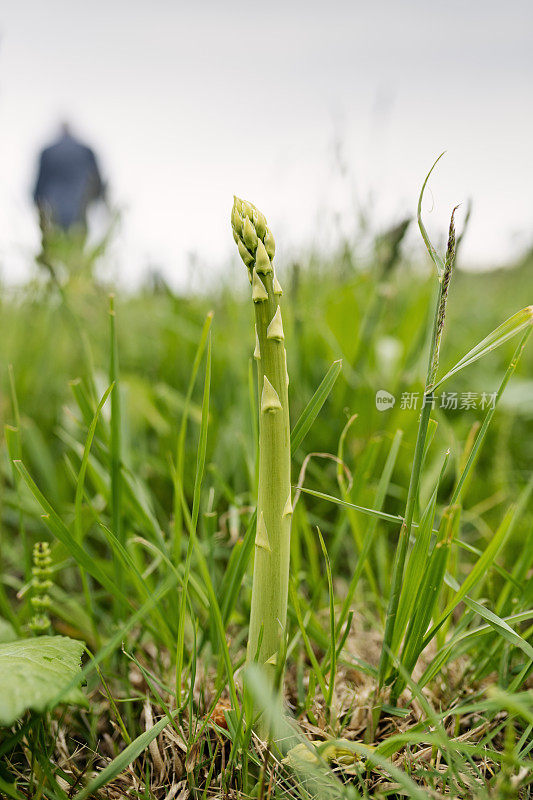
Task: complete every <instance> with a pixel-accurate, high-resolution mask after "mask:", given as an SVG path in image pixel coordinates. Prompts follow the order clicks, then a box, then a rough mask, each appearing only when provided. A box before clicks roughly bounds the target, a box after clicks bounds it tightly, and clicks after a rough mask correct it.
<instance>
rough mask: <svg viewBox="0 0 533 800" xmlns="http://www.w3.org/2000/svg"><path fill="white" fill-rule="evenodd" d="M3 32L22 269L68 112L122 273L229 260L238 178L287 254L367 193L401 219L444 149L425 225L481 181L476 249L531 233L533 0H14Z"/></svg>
mask: <svg viewBox="0 0 533 800" xmlns="http://www.w3.org/2000/svg"><path fill="white" fill-rule="evenodd" d="M0 36H1V38H0V269H1V271H2V274H3V275H4V276H5V277H7V278H8V279H10V280H13V279H16V278H20V277H21V276H22V275H24V274H27V265H28V264H29V263H30V259H29V256H30V254H31V253H32V252H35V251H36V249H37V246H38V239H39V237H38V231H37V226H36V221H35V215H34V212H33V209H32V207H31V202H30V191H31V186H32V182H33V180H34V173H35V166H36V158H37V153H38V150H39V148H40V147H41V146H42V145H43V144H46V143H48V142H49V141H50V140H51V138H53V136H54V133H55V129H56V126H57V123H58V121H59V120H61V119H63V118H68V119H70V120H71V121H72V124H73V127H74V129H75V130H76V131H77V133H78V134H79V135H80V136H81V137H82V138H83V139H84V140H85V141H87V142H88V143H89V144H91V145H92V146H93V147H94V148H95V149H96V151H97V154H98V156H99V158H100V161H101V165H102V170H103V171H104V173H105V176H106V178H107V180H108V182H109V187H110V195H111V198H112V200H113V202H114V203H115V204H116V205H118V206H119V207H120V208H121V209H122V210H123V223H122V229H121V233H120V240H119V245H120V246H119V247H118V248H117V252H118V263H119V266H120V272H121V276H122V278H123V279H124V280H127V281H130V280H136V279H138V278H139V276H140V274H141V272H142V269H143V268H144V267H145V266H146V264H147V263H150V264H152V265H154V264H157V265H158V266H160V267H162V268H163V269H164V271H165V273H166V275H167V276H168V277H169V278H170V280H171V281H172V282H174V283H177V284H178V283H180V282H182V281H183V280H184V276H185V275H186V271H187V267H186V264H187V259H188V254H190V253H197V254H198V256H199V258H200V259H201V260H202V262H205V263H207V264H209V265H213V269H215V267H216V266H217V265H222V264H223V263H224V261H225V260H226V259H227V257H228V255H230V254H232V253H233V250H232V248H233V241H232V239H231V233H230V227H229V211H230V208H231V203H232V195H233V193H237V194H238V195H240V196H241V197H245V198H247V199H250V200H251V201H252V202H254V203H255V204H256V205H257V206H259V207H260V208H261V209H262V210H263V211H264V212H265V214H266V215H267V217H268V219H269V221H270V223H271V227H272V228H273V230H274V233H275V236H276V239H277V242H278V244H279V245H280V251H281V254H283V253H285V254H287V255H288V254H291V253H293V252H294V251H295V250H297V248H298V247H300V246H302V245H303V244H306V243H309V242H315V243H318V244H322V245H324V244H325V243H326V244H327V242H328V241H330V240H331V237H332V230H333V226H332V220H333V219H335V217H336V216H337V217H338V218H339V219H340V224H341V226H342V227H343V229H344V230H345V231H346V232H349V231H350V230H351V229H353V227H354V225H355V214H356V209H357V206H358V205H359V206H361V207H364V208H366V209H367V211H370V212H371V218H372V221H373V224H374V225H375V226H376V227H382V226H385V225H387V224H389V223H393V222H394V221H397V220H398V219H399V217H400V216H401V215H403V214H405V213H409V212H414V211H415V209H416V202H417V197H418V192H419V189H420V184H421V182H422V180H423V178H424V175H425V173H426V172H427V170H428V168H429V166H430V165H431V163H432V162H433V160H434V158H435V157H436V156H437V155H438V154H439V153H440V152H441V151H442V150H447V156H446V158H445V159H443V161H442V162H441V164H440V165H439V168H438V173H437V174H436V175H435V178H434V180H433V181H432V184H431V190H432V198H431V197H429V196H428V204H427V211H428V212H429V211H431V213H430V214H429V216H428V217H427V222H428V228H429V229H430V231H434V232H435V234H436V235H438V233H440V232H442V231H445V229H446V227H447V223H448V218H449V212H450V209H451V207H452V205H453V204H455V203H457V202H461V201H465V200H466V199H467V198H468V197H472V199H473V202H474V208H473V216H472V224H471V229H470V233H469V237H468V240H467V241H466V242H465V250H464V258H465V259H466V260H469V261H471V262H472V263H474V264H480V263H494V262H499V261H502V260H505V259H506V258H508V257H509V256H510V255H512V254H514V253H516V252H518V251H519V250H520V248H522V247H524V246H525V245H526V244H528V243H531V241H532V239H533V234H532V228H533V201H532V195H533V189H532V187H533V161H532V156H531V136H532V133H531V132H532V130H533V107H532V100H533V98H532V89H531V87H532V85H533V42H532V38H533V3H531V0H508V1H507V2H506V3H505V4H503V3H501V2H496V1H493V0H469V2H464V0H461V2H459V0H446V2H443V1H441V0H402V2H398V0H372V2H358V1H357V0H352V2H347V1H346V0H345V1H343V2H340V0H337V1H336V0H329V2H314V0H306V2H300V1H299V0H298V1H297V2H294V1H293V2H287V0H285V2H279V1H278V0H270V1H269V2H263V3H254V2H253V1H252V0H249V1H248V2H246V3H241V2H231V0H224V2H222V1H221V0H220V1H218V0H217V2H200V1H198V2H196V3H191V2H187V3H185V2H179V1H178V2H176V0H173V1H172V2H171V0H150V2H148V0H146V1H143V2H141V1H140V0H127V1H126V0H106V1H105V2H104V0H92V2H91V3H86V2H81V0H69V1H68V2H67V1H66V0H46V1H45V2H43V0H4V3H3V5H2V9H1V10H0ZM337 143H340V149H339V147H337ZM339 152H340V156H339ZM339 163H340V164H342V166H343V168H344V170H345V174H344V177H343V176H342V175H341V170H340V169H339ZM431 203H433V205H431ZM328 237H329V238H328Z"/></svg>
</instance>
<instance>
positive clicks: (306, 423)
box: [291, 360, 342, 454]
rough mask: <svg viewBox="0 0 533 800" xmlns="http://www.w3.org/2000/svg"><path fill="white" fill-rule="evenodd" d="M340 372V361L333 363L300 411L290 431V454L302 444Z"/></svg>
mask: <svg viewBox="0 0 533 800" xmlns="http://www.w3.org/2000/svg"><path fill="white" fill-rule="evenodd" d="M341 370H342V361H340V360H339V361H334V362H333V364H332V365H331V367H330V368H329V369H328V371H327V372H326V374H325V376H324V378H323V379H322V382H321V383H320V385H319V387H318V389H317V390H316V392H315V393H314V395H313V396H312V398H311V399H310V400H309V402H308V403H307V405H306V407H305V408H304V410H303V411H302V413H301V415H300V418H299V419H298V421H297V422H296V424H295V425H294V427H293V429H292V431H291V453H292V454H294V453H295V452H296V450H297V449H298V448H299V446H300V445H301V443H302V442H303V440H304V438H305V435H306V434H307V432H308V431H309V429H310V427H311V425H312V424H313V422H314V421H315V419H316V418H317V416H318V414H319V412H320V409H321V408H322V406H323V405H324V403H325V402H326V400H327V398H328V396H329V394H330V392H331V390H332V389H333V386H334V384H335V381H336V380H337V378H338V377H339V373H340V372H341Z"/></svg>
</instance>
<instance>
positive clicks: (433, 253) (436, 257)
mask: <svg viewBox="0 0 533 800" xmlns="http://www.w3.org/2000/svg"><path fill="white" fill-rule="evenodd" d="M443 155H444V153H441V154H440V156H439V157H438V158H437V159H436V161H435V162H434V163H433V166H432V167H431V169H430V170H429V172H428V174H427V175H426V179H425V181H424V183H423V184H422V189H421V191H420V195H419V197H418V208H417V213H416V218H417V220H418V227H419V228H420V233H421V234H422V239H423V240H424V244H425V245H426V248H427V251H428V253H429V255H430V257H431V260H432V261H433V263H434V264H435V267H436V269H437V275H438V276H439V278H440V277H441V276H442V273H443V272H444V261H443V260H442V258H441V257H440V256H439V254H438V253H437V251H436V250H435V248H434V247H433V245H432V244H431V242H430V240H429V236H428V233H427V231H426V229H425V227H424V223H423V222H422V199H423V197H424V191H425V189H426V185H427V182H428V180H429V178H430V175H431V173H432V172H433V170H434V169H435V167H436V166H437V164H438V162H439V161H440V160H441V158H442V156H443Z"/></svg>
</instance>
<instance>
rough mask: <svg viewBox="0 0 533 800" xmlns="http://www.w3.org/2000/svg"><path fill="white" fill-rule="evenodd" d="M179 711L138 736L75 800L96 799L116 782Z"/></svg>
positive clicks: (165, 717)
mask: <svg viewBox="0 0 533 800" xmlns="http://www.w3.org/2000/svg"><path fill="white" fill-rule="evenodd" d="M177 714H178V711H173V712H171V716H170V717H168V716H166V715H165V716H164V717H163V718H162V719H160V720H159V722H156V724H155V725H154V726H153V727H152V728H150V729H149V730H147V731H144V733H141V734H140V736H137V738H136V739H134V740H133V742H132V743H131V744H129V745H128V746H127V747H125V748H124V750H123V751H122V752H121V753H120V754H119V755H118V756H117V757H116V758H114V759H113V761H111V763H110V764H108V765H107V766H106V767H104V769H103V770H102V771H101V772H99V773H98V775H96V776H95V777H94V778H93V779H92V780H91V781H89V783H88V784H87V786H86V787H85V788H84V789H82V790H81V791H80V792H78V793H77V794H76V795H75V796H74V800H86V798H90V797H94V796H95V793H96V792H98V791H99V790H100V789H101V788H102V787H103V786H105V785H106V784H108V783H109V782H110V781H112V780H114V779H115V778H116V777H117V775H120V773H121V772H123V771H124V770H125V769H126V767H128V766H129V765H130V764H131V763H132V761H135V759H136V758H138V757H139V756H140V755H141V753H143V752H144V751H145V750H146V748H147V747H148V746H149V744H150V742H153V740H154V739H155V738H156V737H157V736H159V734H160V733H161V731H163V730H164V729H165V728H166V727H167V725H169V724H171V723H172V721H173V719H174V718H175V717H176V716H177Z"/></svg>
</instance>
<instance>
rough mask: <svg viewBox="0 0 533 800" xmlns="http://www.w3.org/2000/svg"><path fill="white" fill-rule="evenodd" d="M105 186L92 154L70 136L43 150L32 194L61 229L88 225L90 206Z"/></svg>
mask: <svg viewBox="0 0 533 800" xmlns="http://www.w3.org/2000/svg"><path fill="white" fill-rule="evenodd" d="M103 193H104V187H103V184H102V179H101V177H100V171H99V169H98V164H97V162H96V158H95V155H94V153H93V151H92V150H91V149H90V148H89V147H86V146H85V145H84V144H82V143H81V142H78V141H77V140H76V139H75V138H74V137H73V136H71V135H70V134H68V133H65V134H63V135H62V136H61V137H60V138H59V139H58V140H57V142H55V143H54V144H52V145H51V146H50V147H47V148H46V149H45V150H43V151H42V153H41V157H40V163H39V175H38V177H37V183H36V185H35V191H34V193H33V199H34V200H35V203H36V205H37V206H38V207H39V208H40V209H41V210H42V211H43V212H44V213H45V214H46V215H47V216H49V217H50V219H51V221H52V222H53V223H54V224H55V225H57V226H58V227H60V228H63V229H64V230H68V229H69V228H70V227H71V226H72V225H76V224H78V225H83V226H84V225H85V222H86V213H87V206H88V205H89V203H91V202H92V201H93V200H97V199H98V198H100V197H102V196H103Z"/></svg>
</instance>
